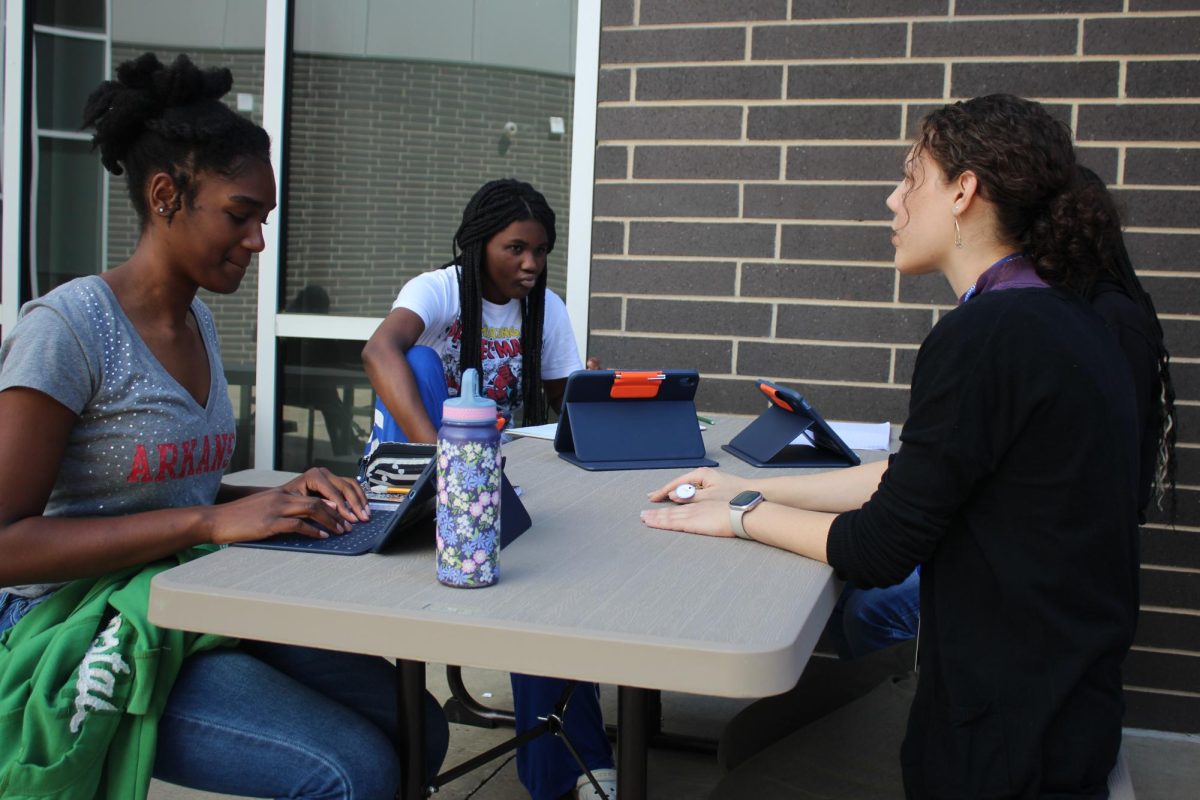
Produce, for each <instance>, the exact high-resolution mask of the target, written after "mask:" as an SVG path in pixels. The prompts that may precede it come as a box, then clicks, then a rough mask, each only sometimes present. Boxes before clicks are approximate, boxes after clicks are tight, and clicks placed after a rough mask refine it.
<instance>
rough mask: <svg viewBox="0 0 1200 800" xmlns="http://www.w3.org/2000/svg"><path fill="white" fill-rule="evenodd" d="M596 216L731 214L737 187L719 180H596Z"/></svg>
mask: <svg viewBox="0 0 1200 800" xmlns="http://www.w3.org/2000/svg"><path fill="white" fill-rule="evenodd" d="M593 203H594V207H595V213H596V216H599V217H734V216H737V211H738V187H737V186H735V185H733V184H720V183H598V184H596V187H595V194H594V199H593Z"/></svg>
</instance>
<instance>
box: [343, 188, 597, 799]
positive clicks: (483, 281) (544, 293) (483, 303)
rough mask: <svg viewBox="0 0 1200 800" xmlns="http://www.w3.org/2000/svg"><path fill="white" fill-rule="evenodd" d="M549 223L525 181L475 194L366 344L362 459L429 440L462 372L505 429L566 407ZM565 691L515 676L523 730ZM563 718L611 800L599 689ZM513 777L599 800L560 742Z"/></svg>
mask: <svg viewBox="0 0 1200 800" xmlns="http://www.w3.org/2000/svg"><path fill="white" fill-rule="evenodd" d="M554 223H555V217H554V211H553V209H551V208H550V206H549V204H548V203H547V202H546V198H545V197H543V196H542V194H541V192H539V191H537V190H536V189H534V188H533V187H532V186H530V185H529V184H528V183H524V182H521V181H517V180H513V179H504V180H495V181H490V182H489V183H486V184H484V185H483V187H481V188H480V189H479V191H477V192H476V193H475V195H474V196H473V197H472V198H471V200H470V201H469V202H468V203H467V205H466V208H465V209H464V210H463V216H462V224H461V225H460V226H459V228H458V231H457V232H456V233H455V234H454V257H453V258H452V259H451V260H450V262H449V263H447V264H445V265H444V266H443V267H442V268H440V269H436V270H433V271H431V272H426V273H422V274H421V275H418V276H417V277H415V278H413V279H412V280H410V281H408V283H406V284H405V285H404V287H403V288H401V290H400V293H399V295H398V296H397V297H396V301H395V303H393V304H392V311H391V313H389V314H388V316H387V317H386V318H385V319H384V321H383V322H382V323H381V324H380V326H379V328H378V329H377V330H376V331H375V333H374V334H373V335H372V336H371V338H370V340H369V341H368V342H367V344H366V346H365V347H364V348H363V364H364V366H365V367H366V371H367V375H368V376H369V377H370V379H371V385H372V386H374V387H375V391H376V393H377V395H378V398H379V399H378V402H377V403H376V407H375V422H374V425H373V426H372V431H371V440H370V442H368V444H367V449H368V452H369V451H370V449H371V448H373V447H374V446H375V444H376V443H377V442H381V441H384V442H404V441H413V442H433V441H436V440H437V431H438V428H439V427H440V426H441V418H442V403H443V402H444V401H445V400H446V398H447V397H449V396H451V395H457V394H458V390H459V382H460V380H461V376H462V373H463V371H464V370H465V369H467V368H469V367H474V368H475V369H476V370H477V372H478V374H479V375H481V376H482V381H483V386H482V387H481V388H482V391H483V393H484V394H486V395H487V396H488V397H490V398H492V399H493V400H495V401H496V407H497V409H498V411H499V412H500V413H501V414H502V415H504V416H505V417H506V419H508V420H510V421H511V420H513V419H514V417H515V415H516V414H517V413H518V412H521V413H522V414H523V419H522V422H523V424H525V425H537V424H541V423H544V422H545V421H546V419H547V415H548V409H550V408H553V409H554V410H555V411H556V412H558V411H560V410H561V405H562V396H563V391H564V390H565V388H566V382H567V376H568V375H570V374H571V373H572V372H574V371H575V370H577V369H580V368H581V367H582V365H581V364H580V359H579V351H578V349H577V348H576V347H575V339H574V336H573V334H572V332H571V326H570V321H569V320H568V318H567V310H566V306H565V304H564V303H563V301H562V299H561V298H560V297H559V296H558V295H557V294H555V293H554V292H553V291H551V290H549V289H547V288H546V260H547V256H548V255H549V254H550V251H551V250H553V249H554V241H555V224H554ZM565 686H566V683H565V682H564V681H561V680H558V679H552V678H543V677H536V676H530V675H519V674H516V673H514V674H513V675H512V687H513V699H514V705H515V707H516V715H517V730H518V732H523V731H525V730H527V729H529V728H531V727H533V726H534V725H536V724H538V721H539V719H538V718H539V717H544V716H545V715H546V714H548V713H550V712H551V711H552V710H553V708H554V706H555V704H556V703H557V702H558V700H559V698H560V697H561V696H562V694H563V690H564V688H565ZM563 722H564V727H565V728H566V733H567V736H568V737H569V738H570V740H571V743H572V745H573V746H574V747H575V749H576V750H577V751H578V752H579V755H580V757H581V758H582V759H583V761H584V763H585V764H586V765H587V767H588V769H589V770H591V771H592V774H593V775H594V776H595V777H596V779H597V781H598V782H599V783H600V785H601V786H602V787H603V788H604V789H605V793H606V794H607V795H608V797H609V798H612V797H615V794H616V774H615V771H614V770H613V759H612V748H611V746H610V745H609V742H608V738H607V736H606V735H605V732H604V720H603V717H602V716H601V712H600V703H599V688H598V687H597V686H596V685H595V684H579V685H578V686H576V688H575V690H574V693H573V694H572V695H571V701H570V705H569V708H568V712H567V714H566V715H565V716H564V720H563ZM517 773H518V775H519V776H520V779H521V782H522V783H523V784H524V785H525V788H527V789H528V790H529V793H530V794H531V795H532V797H533V800H559V798H561V797H563V796H564V795H567V794H568V793H570V792H572V791H574V792H576V796H577V797H580V798H592V797H596V796H597V795H596V794H595V788H594V787H593V786H592V784H591V783H590V782H589V781H588V780H587V776H586V775H584V774H582V771H581V769H580V768H579V766H578V764H577V763H576V762H575V760H574V758H573V757H572V756H571V754H570V752H569V751H568V750H567V748H566V747H565V746H564V745H563V743H562V740H561V739H559V738H558V737H556V736H539V737H537V738H536V739H534V740H533V741H532V742H530V743H528V744H526V745H523V746H522V747H520V748H519V749H518V751H517Z"/></svg>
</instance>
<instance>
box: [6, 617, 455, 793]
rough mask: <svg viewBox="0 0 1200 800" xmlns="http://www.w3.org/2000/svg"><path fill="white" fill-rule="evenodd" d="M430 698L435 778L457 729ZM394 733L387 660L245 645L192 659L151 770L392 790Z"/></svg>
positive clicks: (287, 786)
mask: <svg viewBox="0 0 1200 800" xmlns="http://www.w3.org/2000/svg"><path fill="white" fill-rule="evenodd" d="M22 600H23V599H22V598H15V599H14V598H9V597H8V596H7V595H0V630H4V629H5V628H7V627H9V626H11V625H12V624H15V623H16V620H17V619H19V616H17V614H16V609H17V607H18V606H21V605H26V604H25V603H22V602H21V601H22ZM27 610H28V608H25V611H27ZM22 615H23V614H22ZM13 617H16V618H15V619H14V618H13ZM425 700H426V704H425V705H426V708H425V717H426V737H427V741H428V751H427V758H426V765H425V766H426V770H427V772H428V774H430V775H432V774H435V773H436V772H437V770H438V769H439V767H440V766H441V763H442V759H443V758H444V757H445V755H446V748H447V745H448V742H449V726H448V725H447V724H446V718H445V715H444V714H443V713H442V710H441V708H440V707H438V704H437V701H435V700H434V698H433V697H432V696H431V695H428V694H427V695H426V698H425ZM397 731H398V725H397V724H396V682H395V671H394V667H393V666H392V665H391V664H389V663H388V662H387V661H385V660H384V659H382V658H378V657H375V656H363V655H354V654H350V653H335V652H332V651H325V650H314V649H311V648H304V647H293V646H289V645H277V644H267V643H263V642H243V643H242V644H241V645H239V646H238V647H236V648H218V649H215V650H208V651H205V652H203V653H199V654H197V655H195V656H193V657H192V658H189V659H188V660H187V661H185V662H184V665H183V668H182V670H180V673H179V676H178V678H177V679H176V681H175V685H174V688H173V689H172V690H171V695H170V697H169V698H168V700H167V705H166V708H165V709H164V711H163V714H162V717H161V718H160V720H159V729H158V749H157V755H156V758H155V762H154V776H155V777H156V778H159V779H161V780H164V781H167V782H169V783H176V784H179V785H181V786H188V787H191V788H194V789H201V790H204V791H209V792H217V793H220V794H234V795H247V796H251V797H292V798H312V799H313V800H316V799H317V798H321V799H322V800H324V799H325V798H329V799H330V800H333V799H334V798H338V799H342V798H344V799H345V800H350V799H351V798H364V799H365V800H374V798H390V797H393V796H394V795H395V793H396V790H397V789H398V787H399V786H400V763H399V759H398V758H397V756H396V750H395V744H394V741H395V737H396V735H397Z"/></svg>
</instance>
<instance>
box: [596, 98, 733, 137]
mask: <svg viewBox="0 0 1200 800" xmlns="http://www.w3.org/2000/svg"><path fill="white" fill-rule="evenodd" d="M741 135H742V110H741V109H740V108H733V107H730V106H688V107H684V108H672V107H661V106H659V107H655V106H648V107H646V106H644V107H640V108H626V107H620V108H614V107H606V106H601V107H600V108H599V109H597V111H596V138H597V139H598V140H599V141H607V142H612V141H619V140H622V139H663V140H667V139H739V138H741Z"/></svg>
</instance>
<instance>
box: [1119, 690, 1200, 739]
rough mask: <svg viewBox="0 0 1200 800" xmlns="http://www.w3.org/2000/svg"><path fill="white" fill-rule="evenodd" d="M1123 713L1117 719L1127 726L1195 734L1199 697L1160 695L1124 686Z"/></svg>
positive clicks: (1199, 707)
mask: <svg viewBox="0 0 1200 800" xmlns="http://www.w3.org/2000/svg"><path fill="white" fill-rule="evenodd" d="M1124 700H1125V716H1124V717H1123V718H1122V720H1121V722H1122V724H1123V725H1125V726H1126V727H1129V728H1149V729H1153V730H1159V731H1178V732H1179V733H1195V731H1196V720H1197V719H1200V697H1190V696H1188V695H1180V694H1161V693H1156V692H1147V691H1142V690H1140V689H1136V688H1135V689H1126V690H1125V694H1124Z"/></svg>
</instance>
